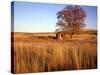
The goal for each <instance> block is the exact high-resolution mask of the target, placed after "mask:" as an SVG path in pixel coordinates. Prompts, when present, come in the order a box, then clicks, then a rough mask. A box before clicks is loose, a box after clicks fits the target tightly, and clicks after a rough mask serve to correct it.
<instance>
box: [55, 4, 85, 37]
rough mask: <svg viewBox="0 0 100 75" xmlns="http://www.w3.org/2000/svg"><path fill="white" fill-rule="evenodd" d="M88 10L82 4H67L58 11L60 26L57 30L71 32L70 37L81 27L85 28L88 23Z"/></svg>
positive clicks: (58, 23) (58, 24) (57, 24)
mask: <svg viewBox="0 0 100 75" xmlns="http://www.w3.org/2000/svg"><path fill="white" fill-rule="evenodd" d="M85 18H86V11H85V10H84V9H83V8H82V7H80V6H77V5H75V6H72V5H69V6H65V8H64V9H62V10H61V11H59V12H57V19H58V22H57V23H56V26H57V27H59V28H58V29H56V31H57V32H59V31H64V32H68V33H69V34H70V38H72V35H73V34H74V33H76V32H78V31H79V30H80V29H81V28H83V27H84V26H85V25H86V24H85V23H84V22H85Z"/></svg>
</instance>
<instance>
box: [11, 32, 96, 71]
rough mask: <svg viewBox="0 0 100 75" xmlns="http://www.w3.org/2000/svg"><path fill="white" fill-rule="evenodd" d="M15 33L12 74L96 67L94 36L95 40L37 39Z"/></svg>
mask: <svg viewBox="0 0 100 75" xmlns="http://www.w3.org/2000/svg"><path fill="white" fill-rule="evenodd" d="M14 35H15V36H14V37H13V38H14V43H13V42H12V50H13V51H14V73H24V72H47V71H62V70H79V69H95V68H97V42H96V35H95V37H94V40H93V39H91V38H89V39H88V40H87V39H86V40H83V39H82V40H81V39H80V40H77V39H74V40H71V39H70V40H67V41H59V40H58V41H57V40H56V41H55V40H48V39H42V38H36V37H34V36H33V37H32V36H31V35H28V34H22V33H21V34H19V35H18V34H16V33H15V34H14ZM75 37H76V36H75ZM86 37H90V35H89V36H88V35H87V36H86Z"/></svg>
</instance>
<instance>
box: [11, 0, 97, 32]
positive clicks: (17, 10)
mask: <svg viewBox="0 0 100 75" xmlns="http://www.w3.org/2000/svg"><path fill="white" fill-rule="evenodd" d="M66 5H67V4H50V3H33V2H18V1H17V2H14V5H12V7H13V8H14V12H13V13H12V14H14V15H12V16H13V17H14V32H54V31H55V30H56V22H57V15H56V14H57V12H58V11H60V10H62V9H63V8H64V7H65V6H66ZM81 7H82V8H83V9H85V11H86V12H87V17H86V20H85V23H86V24H87V26H86V28H90V29H97V7H96V6H81ZM11 11H13V10H12V9H11Z"/></svg>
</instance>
